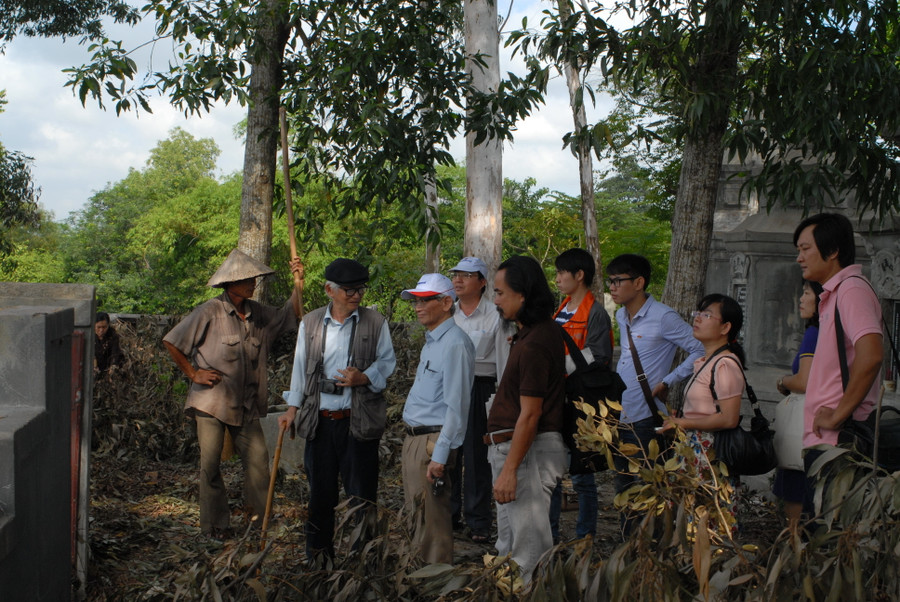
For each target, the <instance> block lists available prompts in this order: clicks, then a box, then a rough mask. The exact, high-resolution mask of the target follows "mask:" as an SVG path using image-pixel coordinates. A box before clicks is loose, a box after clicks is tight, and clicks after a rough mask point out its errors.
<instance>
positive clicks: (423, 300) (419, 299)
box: [408, 295, 442, 307]
mask: <svg viewBox="0 0 900 602" xmlns="http://www.w3.org/2000/svg"><path fill="white" fill-rule="evenodd" d="M441 297H442V295H433V296H431V297H415V298H413V299H408V301H409V304H410V305H412V306H413V307H415V306H417V305H425V304H426V303H428V302H429V301H435V300H437V299H440V298H441Z"/></svg>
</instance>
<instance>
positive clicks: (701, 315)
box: [691, 311, 722, 321]
mask: <svg viewBox="0 0 900 602" xmlns="http://www.w3.org/2000/svg"><path fill="white" fill-rule="evenodd" d="M691 318H692V319H694V320H696V319H697V318H703V319H704V320H710V319H712V318H715V319H716V320H719V321H721V320H722V318H720V317H719V316H714V315H712V314H711V313H709V312H708V311H692V312H691Z"/></svg>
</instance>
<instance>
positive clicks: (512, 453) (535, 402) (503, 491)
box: [494, 395, 544, 504]
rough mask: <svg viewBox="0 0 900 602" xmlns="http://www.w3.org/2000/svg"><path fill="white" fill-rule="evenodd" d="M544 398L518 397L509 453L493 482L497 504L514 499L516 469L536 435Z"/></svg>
mask: <svg viewBox="0 0 900 602" xmlns="http://www.w3.org/2000/svg"><path fill="white" fill-rule="evenodd" d="M543 404H544V399H543V398H542V397H529V396H527V395H522V396H521V397H519V405H520V406H521V412H520V413H519V418H518V420H516V427H515V431H514V432H513V438H512V443H510V447H509V454H507V456H506V461H505V462H504V463H503V468H502V469H501V470H500V474H499V475H498V476H497V480H496V481H495V482H494V499H495V500H497V503H498V504H506V503H508V502H512V501H515V499H516V487H517V486H518V477H517V471H518V469H519V464H521V463H522V460H523V459H525V454H527V453H528V450H529V449H531V444H532V442H534V438H535V436H536V435H537V427H538V421H539V420H540V418H541V411H542V408H543Z"/></svg>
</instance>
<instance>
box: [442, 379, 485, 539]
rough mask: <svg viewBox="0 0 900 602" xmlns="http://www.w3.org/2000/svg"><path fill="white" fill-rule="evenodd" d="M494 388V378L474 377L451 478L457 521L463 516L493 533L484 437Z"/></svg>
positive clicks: (471, 525)
mask: <svg viewBox="0 0 900 602" xmlns="http://www.w3.org/2000/svg"><path fill="white" fill-rule="evenodd" d="M494 391H495V386H494V378H493V377H489V376H476V377H475V382H474V384H473V385H472V403H471V404H470V406H469V421H468V425H467V427H466V438H465V440H464V441H463V444H462V447H461V449H460V451H459V455H458V456H457V462H456V467H455V468H454V469H453V472H452V475H451V477H452V478H451V481H450V483H451V485H452V489H451V491H450V512H451V515H452V516H453V517H454V520H459V519H460V518H463V519H464V520H465V523H466V525H468V526H469V528H470V529H472V531H475V532H476V533H484V534H490V531H491V522H492V518H491V492H492V491H493V488H494V483H493V478H492V477H491V465H490V463H489V462H488V459H487V445H485V444H484V440H483V439H482V437H483V436H484V435H485V433H487V410H486V408H485V404H486V403H487V402H488V400H489V399H490V398H491V395H493V394H494ZM463 467H465V470H464V469H463Z"/></svg>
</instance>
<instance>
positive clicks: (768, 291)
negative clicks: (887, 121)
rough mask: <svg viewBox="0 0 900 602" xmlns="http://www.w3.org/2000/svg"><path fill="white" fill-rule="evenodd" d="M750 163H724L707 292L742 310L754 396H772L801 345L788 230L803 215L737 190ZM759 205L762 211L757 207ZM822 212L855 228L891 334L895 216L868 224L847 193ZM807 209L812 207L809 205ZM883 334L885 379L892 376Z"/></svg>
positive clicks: (897, 260)
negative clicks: (838, 215)
mask: <svg viewBox="0 0 900 602" xmlns="http://www.w3.org/2000/svg"><path fill="white" fill-rule="evenodd" d="M755 167H756V166H755V165H753V164H752V163H751V164H749V165H744V166H738V165H733V164H726V165H724V166H723V172H722V179H721V181H720V186H719V198H718V200H717V205H716V214H715V220H714V233H713V241H712V245H711V253H710V263H709V269H708V271H707V277H706V291H707V292H710V293H712V292H721V293H726V294H728V295H731V296H732V297H734V298H735V299H736V300H737V301H738V302H739V303H740V304H741V306H742V307H743V309H744V328H743V331H742V342H743V344H744V349H745V351H746V353H747V367H748V372H747V377H748V379H749V380H750V381H751V384H752V385H753V387H754V389H755V390H756V392H757V394H758V395H759V397H760V399H763V400H769V401H776V400H779V399H780V398H781V396H780V395H778V393H777V392H776V391H775V380H776V379H777V378H778V377H779V376H781V375H783V374H787V373H789V372H790V364H791V361H792V360H793V357H794V354H795V353H796V351H797V348H798V347H799V345H800V339H801V337H802V335H803V330H804V321H803V320H802V319H801V318H800V314H799V310H798V307H799V299H800V294H801V292H802V287H801V275H800V268H799V266H798V265H797V263H796V258H797V251H796V249H795V248H794V245H793V232H794V228H796V226H797V224H798V223H800V221H801V220H802V219H803V214H802V212H801V211H800V210H799V209H798V208H790V207H789V208H784V207H782V206H780V205H779V206H778V207H775V208H773V209H772V211H771V213H766V211H765V209H764V207H765V200H764V199H756V198H750V199H748V198H747V195H746V194H743V195H742V194H741V191H740V188H741V183H742V180H741V178H740V177H738V174H739V173H740V172H742V171H743V172H746V171H748V170H753V169H755ZM760 206H762V207H763V209H762V210H760V209H759V207H760ZM827 210H828V211H837V212H841V213H844V214H845V215H847V217H849V218H850V219H851V221H853V223H854V229H855V231H856V241H857V248H856V261H857V263H860V264H862V266H863V272H864V273H865V274H866V275H867V276H868V277H869V278H870V280H871V281H872V285H873V287H874V288H875V291H876V293H878V296H879V297H880V298H881V300H882V311H883V312H884V316H885V319H886V320H887V322H888V324H892V323H893V324H894V326H893V327H892V328H891V330H892V333H893V336H894V337H895V340H896V339H897V337H898V333H897V331H898V325H900V240H898V236H897V235H898V231H900V219H898V218H897V217H889V218H887V219H886V220H885V221H884V223H881V224H878V223H874V225H872V227H871V228H870V223H872V220H871V216H868V215H864V216H863V219H862V221H861V222H860V221H857V218H856V208H855V206H854V204H853V199H848V200H846V201H845V202H844V203H843V204H842V205H841V206H840V207H837V208H829V209H827ZM812 213H815V211H813V212H812ZM890 357H891V355H890V348H889V347H888V346H887V341H885V365H884V369H885V370H884V372H885V378H886V379H890V380H893V379H896V378H897V366H893V362H892V360H891V359H890Z"/></svg>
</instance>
